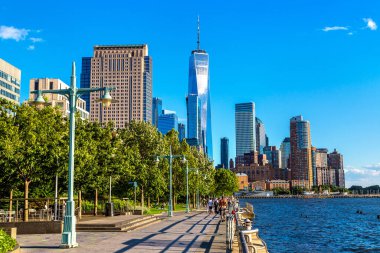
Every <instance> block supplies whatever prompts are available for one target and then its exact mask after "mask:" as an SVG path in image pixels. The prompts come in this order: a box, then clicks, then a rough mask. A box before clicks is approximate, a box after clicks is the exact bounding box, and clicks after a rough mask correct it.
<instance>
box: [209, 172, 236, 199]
mask: <svg viewBox="0 0 380 253" xmlns="http://www.w3.org/2000/svg"><path fill="white" fill-rule="evenodd" d="M238 190H239V186H238V179H237V177H236V175H235V173H233V172H232V171H230V170H229V169H217V170H216V172H215V193H216V194H217V195H232V194H233V193H234V192H237V191H238Z"/></svg>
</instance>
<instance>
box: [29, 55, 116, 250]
mask: <svg viewBox="0 0 380 253" xmlns="http://www.w3.org/2000/svg"><path fill="white" fill-rule="evenodd" d="M71 70H72V73H71V83H70V87H69V88H67V89H58V90H35V91H32V92H31V93H33V94H37V98H36V100H35V101H34V102H33V103H32V104H35V105H43V104H46V102H45V100H44V99H43V97H42V94H47V93H50V94H60V95H64V96H65V97H66V98H68V100H69V106H70V131H69V166H68V167H69V175H68V194H67V195H68V198H67V202H66V212H65V217H64V225H63V233H62V241H61V245H60V247H61V248H74V247H78V243H77V239H76V238H77V236H76V231H75V226H76V217H75V203H74V198H73V196H74V147H75V146H74V144H75V112H76V109H77V103H76V102H77V99H78V98H79V97H80V96H82V95H83V94H85V93H90V92H96V91H104V92H105V94H104V96H103V98H102V99H103V100H102V101H101V102H103V103H105V104H106V105H108V106H109V105H110V104H111V103H112V102H114V100H112V98H111V95H110V94H109V91H111V90H114V89H115V88H112V87H104V88H79V89H78V88H77V87H76V76H75V62H73V64H72V69H71Z"/></svg>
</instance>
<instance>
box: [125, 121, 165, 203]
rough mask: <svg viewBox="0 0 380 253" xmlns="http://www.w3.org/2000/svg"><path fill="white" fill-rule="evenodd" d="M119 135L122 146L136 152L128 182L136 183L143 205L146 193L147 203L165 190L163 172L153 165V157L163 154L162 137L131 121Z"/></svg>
mask: <svg viewBox="0 0 380 253" xmlns="http://www.w3.org/2000/svg"><path fill="white" fill-rule="evenodd" d="M120 135H121V139H122V141H123V144H124V145H126V146H129V147H131V149H132V150H135V151H138V152H137V153H136V154H134V159H133V164H132V165H131V167H132V168H133V169H134V171H133V173H132V174H133V176H132V177H131V180H130V181H136V182H137V183H138V186H139V189H140V193H141V203H142V204H144V202H145V200H144V197H145V195H146V193H148V203H149V202H150V197H153V196H155V195H156V192H161V191H164V189H165V188H166V184H165V179H164V177H162V173H163V172H162V171H161V170H160V169H159V167H157V165H156V163H155V156H156V155H160V154H163V153H164V145H163V142H162V136H161V134H160V133H159V132H158V131H157V129H156V127H154V126H152V125H151V124H150V123H147V122H140V121H132V122H131V123H130V124H128V125H127V126H126V128H125V129H124V130H123V131H121V132H120ZM155 191H156V192H155Z"/></svg>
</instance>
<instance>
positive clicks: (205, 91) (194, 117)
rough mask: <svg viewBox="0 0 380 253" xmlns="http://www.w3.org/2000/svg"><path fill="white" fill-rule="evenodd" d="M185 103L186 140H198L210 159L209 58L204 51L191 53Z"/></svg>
mask: <svg viewBox="0 0 380 253" xmlns="http://www.w3.org/2000/svg"><path fill="white" fill-rule="evenodd" d="M186 102H187V116H188V117H187V127H188V138H198V139H199V143H200V145H201V146H202V148H203V150H204V152H205V153H206V154H207V155H208V157H209V158H210V159H212V157H213V145H212V132H211V106H210V86H209V56H208V54H207V53H206V51H204V50H200V49H198V50H194V51H192V53H191V56H190V60H189V85H188V96H187V99H186Z"/></svg>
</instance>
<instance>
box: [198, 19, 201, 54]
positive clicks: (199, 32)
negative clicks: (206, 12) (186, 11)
mask: <svg viewBox="0 0 380 253" xmlns="http://www.w3.org/2000/svg"><path fill="white" fill-rule="evenodd" d="M197 34H198V40H197V45H198V50H200V49H201V41H200V36H201V31H200V22H199V15H198V33H197Z"/></svg>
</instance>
